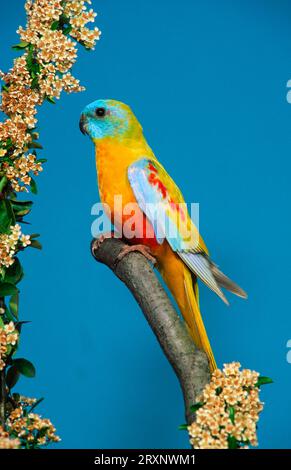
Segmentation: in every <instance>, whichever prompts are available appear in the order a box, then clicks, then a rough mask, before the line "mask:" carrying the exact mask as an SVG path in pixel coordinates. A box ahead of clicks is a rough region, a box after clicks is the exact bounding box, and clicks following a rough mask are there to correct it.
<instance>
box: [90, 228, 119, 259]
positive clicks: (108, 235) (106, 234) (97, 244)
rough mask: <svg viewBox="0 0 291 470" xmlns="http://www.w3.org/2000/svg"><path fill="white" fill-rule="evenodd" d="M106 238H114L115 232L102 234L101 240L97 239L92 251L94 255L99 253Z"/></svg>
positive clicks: (94, 241) (93, 243)
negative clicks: (96, 252)
mask: <svg viewBox="0 0 291 470" xmlns="http://www.w3.org/2000/svg"><path fill="white" fill-rule="evenodd" d="M106 238H114V232H106V233H102V235H100V237H99V238H95V239H94V240H93V242H92V245H91V251H92V253H93V255H94V252H95V251H97V250H98V249H99V248H100V246H101V245H102V243H103V242H104V240H106Z"/></svg>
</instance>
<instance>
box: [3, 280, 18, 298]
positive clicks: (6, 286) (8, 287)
mask: <svg viewBox="0 0 291 470" xmlns="http://www.w3.org/2000/svg"><path fill="white" fill-rule="evenodd" d="M17 292H18V289H17V287H15V286H14V285H13V284H10V283H9V282H0V297H5V296H6V295H14V294H17Z"/></svg>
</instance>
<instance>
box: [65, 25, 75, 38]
mask: <svg viewBox="0 0 291 470" xmlns="http://www.w3.org/2000/svg"><path fill="white" fill-rule="evenodd" d="M72 29H73V27H72V26H71V25H69V26H66V27H65V28H63V34H64V35H65V36H68V34H70V32H71V31H72Z"/></svg>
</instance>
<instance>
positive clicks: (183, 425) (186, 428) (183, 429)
mask: <svg viewBox="0 0 291 470" xmlns="http://www.w3.org/2000/svg"><path fill="white" fill-rule="evenodd" d="M178 429H179V431H187V430H188V424H180V426H178Z"/></svg>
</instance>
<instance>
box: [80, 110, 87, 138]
mask: <svg viewBox="0 0 291 470" xmlns="http://www.w3.org/2000/svg"><path fill="white" fill-rule="evenodd" d="M79 127H80V131H81V132H82V134H84V135H86V134H87V129H86V118H85V115H84V114H81V117H80V121H79Z"/></svg>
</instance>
